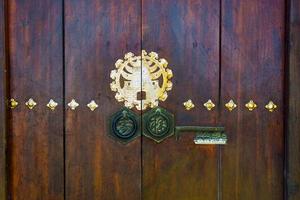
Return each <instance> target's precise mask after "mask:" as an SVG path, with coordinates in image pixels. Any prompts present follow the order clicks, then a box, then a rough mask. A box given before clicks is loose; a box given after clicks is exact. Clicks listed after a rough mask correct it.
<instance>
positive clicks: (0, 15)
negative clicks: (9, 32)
mask: <svg viewBox="0 0 300 200" xmlns="http://www.w3.org/2000/svg"><path fill="white" fill-rule="evenodd" d="M5 20H6V13H5V1H4V0H1V1H0V199H5V198H6V189H7V188H6V178H7V177H6V175H7V173H6V132H7V105H6V100H7V98H8V97H7V94H8V93H7V62H6V52H5V49H6V46H5V44H6V38H5V37H6V34H5Z"/></svg>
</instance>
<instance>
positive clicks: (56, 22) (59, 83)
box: [7, 0, 64, 200]
mask: <svg viewBox="0 0 300 200" xmlns="http://www.w3.org/2000/svg"><path fill="white" fill-rule="evenodd" d="M7 2H8V35H9V38H8V48H9V52H8V54H9V63H10V89H11V90H10V93H11V97H12V98H15V99H16V100H17V101H18V102H19V106H18V107H17V108H15V109H14V110H12V111H11V121H10V122H11V124H10V127H11V129H10V131H9V133H8V134H9V135H8V145H9V152H8V156H9V163H8V164H9V196H10V198H11V199H32V200H34V199H49V200H50V199H51V200H52V199H57V200H59V199H63V192H64V184H63V183H64V180H63V178H64V174H63V171H64V169H63V162H64V161H63V106H62V98H63V76H62V74H63V57H62V55H63V54H62V53H63V51H62V27H63V26H62V1H61V0H44V1H39V0H28V1H22V0H11V1H7ZM29 98H33V99H34V100H35V101H36V102H37V106H36V107H35V108H34V109H33V110H29V109H28V108H27V107H26V106H25V102H26V101H27V100H28V99H29ZM50 98H52V99H54V100H55V101H57V102H58V103H59V106H58V107H57V109H56V110H55V111H50V110H49V109H48V108H47V107H46V104H47V103H48V101H49V100H50Z"/></svg>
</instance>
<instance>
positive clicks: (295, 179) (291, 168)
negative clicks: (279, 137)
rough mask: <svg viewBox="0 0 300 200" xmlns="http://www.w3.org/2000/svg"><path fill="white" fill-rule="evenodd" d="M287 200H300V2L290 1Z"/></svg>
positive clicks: (296, 0)
mask: <svg viewBox="0 0 300 200" xmlns="http://www.w3.org/2000/svg"><path fill="white" fill-rule="evenodd" d="M289 2H290V3H289V24H287V26H289V36H288V37H289V40H288V50H289V51H288V52H289V57H288V63H289V66H288V72H289V73H288V80H287V83H288V88H287V89H288V112H287V118H286V120H287V143H286V144H287V162H288V163H287V186H288V188H287V189H288V190H287V199H288V200H298V199H300V153H299V152H300V135H299V134H300V2H299V1H298V0H290V1H289Z"/></svg>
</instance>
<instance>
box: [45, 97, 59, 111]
mask: <svg viewBox="0 0 300 200" xmlns="http://www.w3.org/2000/svg"><path fill="white" fill-rule="evenodd" d="M57 105H58V103H56V102H55V101H54V100H53V99H50V101H49V102H48V104H47V107H48V108H49V109H50V110H55V108H56V106H57Z"/></svg>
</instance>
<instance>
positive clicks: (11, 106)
mask: <svg viewBox="0 0 300 200" xmlns="http://www.w3.org/2000/svg"><path fill="white" fill-rule="evenodd" d="M18 105H19V103H18V102H17V101H16V100H15V99H14V98H11V99H10V100H9V107H10V108H11V109H14V108H16V107H17V106H18Z"/></svg>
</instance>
